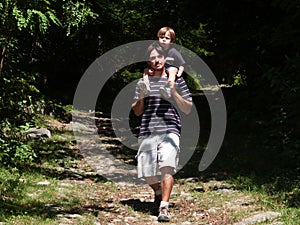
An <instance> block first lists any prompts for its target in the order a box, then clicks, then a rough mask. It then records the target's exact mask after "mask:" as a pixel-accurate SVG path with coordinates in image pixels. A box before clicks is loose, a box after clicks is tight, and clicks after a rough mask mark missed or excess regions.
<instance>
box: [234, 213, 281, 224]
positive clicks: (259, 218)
mask: <svg viewBox="0 0 300 225" xmlns="http://www.w3.org/2000/svg"><path fill="white" fill-rule="evenodd" d="M280 215H281V214H280V213H278V212H270V211H268V212H264V213H259V214H256V215H253V216H250V217H248V218H246V219H244V220H242V221H241V222H238V223H235V224H234V225H250V224H257V223H263V222H266V221H272V220H274V219H276V218H277V217H279V216H280Z"/></svg>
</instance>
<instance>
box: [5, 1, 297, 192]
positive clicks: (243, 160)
mask: <svg viewBox="0 0 300 225" xmlns="http://www.w3.org/2000/svg"><path fill="white" fill-rule="evenodd" d="M299 21H300V1H299V0H281V1H279V0H265V1H258V0H251V1H250V0H239V1H237V0H226V1H225V0H218V1H217V0H211V1H203V0H198V1H192V0H185V1H179V0H162V1H155V0H109V1H108V0H93V1H91V0H81V1H75V0H74V1H71V0H62V1H59V0H35V1H30V0H22V1H21V0H1V1H0V43H1V63H0V117H1V120H0V127H1V130H0V162H1V163H2V165H4V166H8V167H9V166H11V167H22V163H23V162H25V161H29V160H34V155H35V154H34V151H35V150H34V149H33V148H31V146H30V145H28V144H27V142H26V139H25V138H24V135H23V133H24V130H26V129H28V128H29V127H32V126H37V121H38V120H37V117H38V112H41V109H43V110H44V111H45V113H49V112H52V111H53V110H54V111H55V110H56V109H57V108H61V109H65V108H68V106H69V105H71V104H72V100H73V99H72V98H73V95H74V93H75V90H76V87H77V84H78V82H79V80H80V78H81V76H82V75H83V73H84V71H85V70H86V69H87V68H88V66H89V65H90V64H91V63H92V62H93V61H94V60H95V59H96V58H98V57H99V56H101V55H102V54H103V53H105V52H107V51H109V50H110V49H112V48H114V47H117V46H119V45H121V44H125V43H128V42H132V41H139V40H148V39H156V32H157V31H158V29H159V28H160V27H162V26H171V27H172V28H174V30H175V31H176V36H177V39H176V43H177V44H179V45H182V46H184V47H186V48H188V49H190V50H192V51H193V52H195V53H197V54H198V55H199V56H200V57H201V58H202V59H203V60H204V61H205V62H206V63H207V65H208V66H209V67H210V68H211V70H212V71H213V72H214V74H215V76H216V78H217V79H218V81H219V83H220V84H226V85H227V86H229V87H227V88H224V90H223V93H224V96H225V101H226V107H227V113H228V115H227V124H228V125H227V131H226V136H225V140H224V144H223V146H222V149H221V151H220V154H219V155H218V157H217V160H216V162H214V164H213V167H212V170H213V169H214V170H216V171H218V170H224V171H229V172H230V171H231V172H238V173H248V174H252V175H254V176H264V177H268V178H270V179H278V180H279V181H278V183H280V182H285V179H287V178H288V179H291V180H293V181H296V180H297V179H299V172H300V152H299V149H300V140H299V137H300V130H299V127H300V120H299V116H300V109H299V107H298V104H299V102H298V101H299V89H300V78H299V74H300V56H299V53H300V52H299V50H300V27H299ZM137 69H140V68H137ZM131 72H135V71H131ZM129 74H130V73H129ZM126 82H127V80H126V79H124V76H116V77H115V80H114V82H113V84H114V85H113V86H110V87H109V90H111V91H112V92H114V93H115V92H117V91H118V89H119V87H120V86H121V85H123V84H124V83H126ZM191 88H193V87H191ZM102 110H105V108H103V109H102ZM55 112H56V111H55ZM56 115H57V116H59V113H57V114H56ZM293 193H294V196H297V197H298V198H299V195H300V194H299V193H300V191H299V188H298V189H297V190H294V192H293Z"/></svg>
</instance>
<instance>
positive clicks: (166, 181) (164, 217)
mask: <svg viewBox="0 0 300 225" xmlns="http://www.w3.org/2000/svg"><path fill="white" fill-rule="evenodd" d="M173 171H174V169H173V168H172V167H169V166H166V167H162V168H161V174H162V176H161V189H162V201H161V202H160V206H159V215H158V221H160V222H168V221H170V218H169V211H168V208H169V201H170V196H171V192H172V189H173V185H174V178H173V175H172V174H173Z"/></svg>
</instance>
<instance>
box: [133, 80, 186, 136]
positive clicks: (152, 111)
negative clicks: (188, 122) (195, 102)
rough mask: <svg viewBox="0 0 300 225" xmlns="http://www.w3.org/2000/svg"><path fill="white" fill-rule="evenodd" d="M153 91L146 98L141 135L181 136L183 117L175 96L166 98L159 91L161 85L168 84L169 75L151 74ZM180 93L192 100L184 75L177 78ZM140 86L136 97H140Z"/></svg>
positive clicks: (136, 91) (177, 87)
mask: <svg viewBox="0 0 300 225" xmlns="http://www.w3.org/2000/svg"><path fill="white" fill-rule="evenodd" d="M149 78H150V89H151V93H150V95H149V96H148V97H146V98H145V99H144V112H143V115H142V123H141V128H140V136H147V135H150V134H156V133H157V134H163V133H175V134H177V135H178V136H180V132H181V119H180V115H179V113H178V111H177V106H176V103H175V101H174V99H173V98H170V99H164V98H163V97H162V96H161V94H160V91H159V88H160V87H161V86H164V85H166V82H167V76H166V75H164V76H161V77H156V76H151V77H149ZM176 89H177V91H178V93H179V94H180V95H181V96H182V97H183V98H184V99H186V100H188V101H192V98H191V96H190V91H189V89H188V87H187V85H186V83H185V81H184V79H183V78H182V77H179V78H178V79H177V80H176ZM139 92H140V91H139V88H138V87H136V90H135V96H134V99H135V100H137V99H139Z"/></svg>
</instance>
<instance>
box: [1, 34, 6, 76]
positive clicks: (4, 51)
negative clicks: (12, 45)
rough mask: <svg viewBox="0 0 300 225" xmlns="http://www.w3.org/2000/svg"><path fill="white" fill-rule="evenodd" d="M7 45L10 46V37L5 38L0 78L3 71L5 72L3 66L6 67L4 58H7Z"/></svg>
mask: <svg viewBox="0 0 300 225" xmlns="http://www.w3.org/2000/svg"><path fill="white" fill-rule="evenodd" d="M7 45H8V37H6V38H5V40H4V45H3V48H2V53H1V61H0V77H1V76H2V71H3V66H4V58H5V53H6V50H7Z"/></svg>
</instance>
